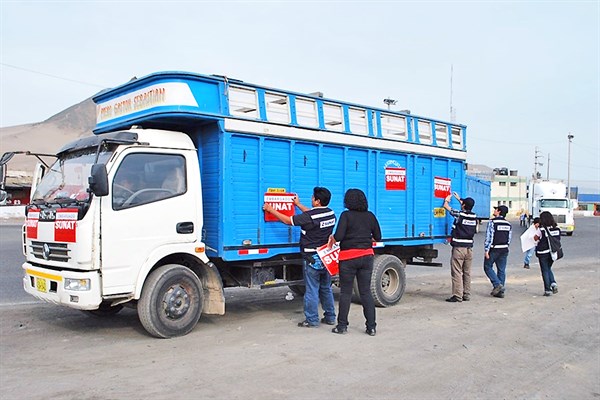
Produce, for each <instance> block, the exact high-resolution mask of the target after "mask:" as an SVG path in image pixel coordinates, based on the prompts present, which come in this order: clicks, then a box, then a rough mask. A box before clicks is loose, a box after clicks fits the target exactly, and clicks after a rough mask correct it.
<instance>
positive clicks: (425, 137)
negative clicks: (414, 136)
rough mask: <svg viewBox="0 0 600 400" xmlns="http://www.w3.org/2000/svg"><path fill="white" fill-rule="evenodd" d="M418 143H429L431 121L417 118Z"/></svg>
mask: <svg viewBox="0 0 600 400" xmlns="http://www.w3.org/2000/svg"><path fill="white" fill-rule="evenodd" d="M418 126H419V143H421V144H431V122H429V121H423V120H419V125H418Z"/></svg>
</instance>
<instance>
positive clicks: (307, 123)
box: [23, 72, 466, 338]
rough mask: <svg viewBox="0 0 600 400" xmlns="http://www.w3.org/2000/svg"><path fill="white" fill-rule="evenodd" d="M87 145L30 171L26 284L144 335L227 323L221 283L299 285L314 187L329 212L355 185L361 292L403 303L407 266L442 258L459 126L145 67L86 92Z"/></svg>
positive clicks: (458, 165) (386, 302)
mask: <svg viewBox="0 0 600 400" xmlns="http://www.w3.org/2000/svg"><path fill="white" fill-rule="evenodd" d="M94 101H95V102H96V104H97V116H98V117H97V118H98V119H97V126H96V129H95V131H94V132H95V133H96V135H95V136H94V137H89V138H82V139H80V140H78V141H75V142H72V143H69V144H66V145H65V146H64V147H63V148H62V149H61V150H60V151H59V152H58V154H57V157H58V159H57V161H56V163H54V165H52V166H51V167H50V168H45V167H44V166H41V165H40V166H39V167H38V171H37V176H39V177H41V178H40V179H37V180H34V187H33V189H32V192H33V194H32V199H31V204H30V205H29V206H28V207H27V219H26V225H25V235H24V249H25V255H26V258H27V260H26V262H25V263H24V264H23V269H24V271H25V276H24V280H23V284H24V287H25V290H26V291H27V292H28V293H30V294H32V295H34V296H36V297H38V298H40V299H43V300H46V301H49V302H53V303H56V304H61V305H65V306H69V307H73V308H77V309H81V310H87V311H89V312H90V313H93V314H96V315H111V314H114V313H116V312H118V311H119V310H120V309H121V308H122V307H123V306H124V305H132V306H135V307H137V311H138V314H139V318H140V321H141V322H142V324H143V326H144V328H145V329H146V330H147V331H148V332H149V333H150V334H151V335H153V336H156V337H163V338H165V337H172V336H178V335H184V334H187V333H188V332H190V331H191V330H192V329H193V328H194V326H195V325H196V323H197V321H198V320H199V318H200V316H201V314H224V312H225V298H224V295H223V289H224V288H227V287H234V286H246V287H261V288H268V287H276V286H282V285H287V286H290V287H291V288H292V289H293V290H294V291H296V292H301V291H302V285H303V280H302V268H301V259H300V255H299V247H298V240H299V235H300V232H299V228H298V227H292V226H287V225H284V224H281V223H279V222H276V221H275V222H274V221H271V220H269V218H267V217H266V216H265V215H264V212H263V211H262V204H263V202H265V201H268V202H271V203H272V204H277V205H278V206H279V207H280V209H287V210H291V212H294V209H293V206H290V204H289V203H290V201H291V198H292V197H293V195H299V196H300V199H301V200H303V201H304V202H305V203H307V202H309V201H310V197H311V194H312V188H313V187H314V186H325V187H327V188H329V190H330V191H331V192H332V195H333V196H332V201H331V204H330V207H332V208H333V209H334V211H335V212H336V213H337V214H338V215H339V213H340V212H341V211H343V196H344V192H345V190H347V189H348V188H353V187H356V188H360V189H362V190H363V191H364V192H365V193H366V194H367V196H368V200H369V208H370V209H371V210H372V211H374V212H375V213H376V214H377V217H378V219H379V221H380V224H381V227H382V233H383V240H382V242H381V243H377V244H375V252H376V257H375V263H374V273H373V281H374V283H373V285H372V288H373V289H372V291H373V296H374V298H375V301H376V303H377V304H378V305H379V306H391V305H393V304H396V303H397V302H398V301H400V299H401V297H402V294H403V293H404V288H405V268H404V267H405V265H406V264H425V265H438V266H439V265H440V264H439V263H435V262H433V260H434V259H435V258H436V257H437V250H436V249H434V248H433V245H434V244H435V243H443V242H444V241H445V240H446V237H447V236H448V235H449V232H450V226H451V223H452V218H451V217H449V216H447V215H446V213H445V210H444V209H443V207H442V203H443V199H444V197H445V196H446V195H447V194H449V193H451V190H456V191H459V192H464V190H465V187H464V185H465V172H464V171H465V159H466V148H465V142H466V140H465V133H466V127H465V126H464V125H459V124H454V123H447V122H442V121H438V120H433V119H430V118H425V117H419V116H415V115H409V114H402V113H398V112H394V111H389V110H383V109H378V108H372V107H365V106H360V105H355V104H350V103H347V102H341V101H337V100H331V99H325V98H322V97H315V96H312V95H308V94H300V93H295V92H290V91H284V90H280V89H273V88H267V87H263V86H258V85H253V84H247V83H244V82H242V81H239V80H233V79H229V78H226V77H222V76H206V75H199V74H193V73H184V72H164V73H156V74H152V75H149V76H146V77H144V78H140V79H137V80H133V81H130V82H128V83H126V84H124V85H122V86H120V87H117V88H115V89H111V90H107V91H105V92H103V93H101V94H99V95H97V96H95V97H94Z"/></svg>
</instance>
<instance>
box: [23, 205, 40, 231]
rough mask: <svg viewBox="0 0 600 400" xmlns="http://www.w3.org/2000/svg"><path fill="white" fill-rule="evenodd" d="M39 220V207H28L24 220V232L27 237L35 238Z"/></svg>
mask: <svg viewBox="0 0 600 400" xmlns="http://www.w3.org/2000/svg"><path fill="white" fill-rule="evenodd" d="M39 220H40V209H39V208H31V209H29V212H28V213H27V220H26V221H25V234H26V235H27V239H37V236H38V235H37V234H38V222H39Z"/></svg>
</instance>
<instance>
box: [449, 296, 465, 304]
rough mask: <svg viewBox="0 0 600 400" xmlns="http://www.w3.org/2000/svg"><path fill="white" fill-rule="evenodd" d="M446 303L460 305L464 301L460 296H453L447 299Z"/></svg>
mask: <svg viewBox="0 0 600 400" xmlns="http://www.w3.org/2000/svg"><path fill="white" fill-rule="evenodd" d="M446 301H447V302H448V303H460V302H462V299H461V298H460V297H458V296H452V297H450V298H447V299H446Z"/></svg>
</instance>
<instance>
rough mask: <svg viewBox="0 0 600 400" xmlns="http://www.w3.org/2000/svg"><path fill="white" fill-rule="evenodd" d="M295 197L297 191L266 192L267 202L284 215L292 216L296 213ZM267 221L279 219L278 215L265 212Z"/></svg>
mask: <svg viewBox="0 0 600 400" xmlns="http://www.w3.org/2000/svg"><path fill="white" fill-rule="evenodd" d="M294 197H296V194H295V193H265V203H268V204H270V205H271V207H273V209H274V210H275V211H279V212H280V213H282V214H283V215H287V216H288V217H291V216H293V215H294V213H295V210H294ZM264 214H265V221H267V222H270V221H279V220H278V219H277V217H276V216H274V215H273V214H271V213H268V212H265V213H264Z"/></svg>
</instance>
